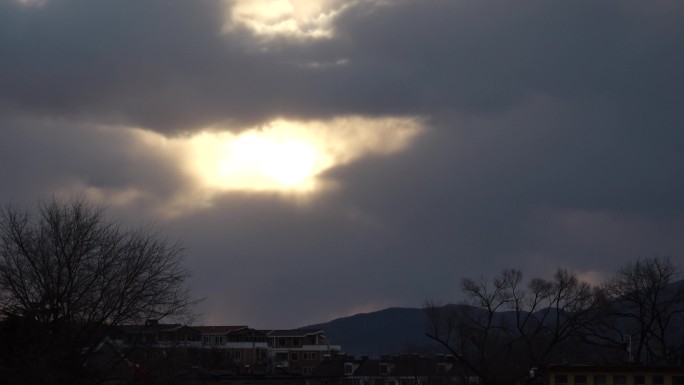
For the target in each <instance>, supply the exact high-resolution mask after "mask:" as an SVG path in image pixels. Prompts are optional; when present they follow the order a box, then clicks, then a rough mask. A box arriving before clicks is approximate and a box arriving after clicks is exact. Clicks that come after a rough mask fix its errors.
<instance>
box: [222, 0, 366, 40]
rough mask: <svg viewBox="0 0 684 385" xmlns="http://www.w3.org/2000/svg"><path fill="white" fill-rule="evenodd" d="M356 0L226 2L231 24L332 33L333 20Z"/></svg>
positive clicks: (267, 32) (307, 34) (298, 33)
mask: <svg viewBox="0 0 684 385" xmlns="http://www.w3.org/2000/svg"><path fill="white" fill-rule="evenodd" d="M352 3H353V2H349V1H339V0H235V1H229V2H228V3H227V5H228V7H229V11H228V16H227V19H228V24H227V27H226V29H227V30H229V29H230V26H231V25H234V24H239V25H243V26H246V27H247V28H249V29H250V30H251V31H253V32H254V33H256V34H258V35H261V36H266V37H269V36H271V37H272V36H278V35H281V36H282V35H287V36H294V37H300V38H326V37H331V36H332V34H333V31H332V21H333V20H334V18H335V17H336V16H337V15H338V14H339V13H340V12H341V11H342V10H343V9H344V8H346V7H347V6H349V5H350V4H352Z"/></svg>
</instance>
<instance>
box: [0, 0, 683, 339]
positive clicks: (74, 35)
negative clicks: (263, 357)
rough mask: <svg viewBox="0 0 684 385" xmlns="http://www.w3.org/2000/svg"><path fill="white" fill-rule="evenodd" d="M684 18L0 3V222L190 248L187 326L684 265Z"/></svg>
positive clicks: (511, 7)
mask: <svg viewBox="0 0 684 385" xmlns="http://www.w3.org/2000/svg"><path fill="white" fill-rule="evenodd" d="M683 42H684V2H682V1H678V0H651V1H647V2H645V1H635V0H612V1H610V0H577V1H571V2H570V1H568V2H551V1H538V0H521V1H515V2H511V1H504V0H492V1H475V0H420V1H418V0H346V1H341V0H322V1H313V0H145V1H140V0H0V181H2V182H1V183H0V203H2V204H15V205H24V206H26V207H33V206H35V204H36V203H37V202H39V201H41V200H45V199H49V198H50V197H52V196H57V197H60V198H62V197H63V198H65V199H67V198H69V197H84V198H85V199H88V200H89V201H91V202H94V203H97V204H104V205H106V206H107V208H108V215H109V216H110V218H111V219H112V220H115V221H121V222H123V223H125V224H127V225H131V226H138V225H146V224H153V225H154V226H156V227H157V228H159V229H160V232H161V234H163V235H164V237H166V238H168V239H169V240H172V241H179V242H181V243H182V244H183V245H184V247H185V263H186V265H187V267H188V268H189V269H190V270H191V271H192V272H193V276H192V278H191V282H190V284H191V286H192V290H193V293H194V295H195V296H196V297H197V298H204V301H203V302H201V303H200V304H199V305H198V307H197V312H198V313H200V314H201V316H200V317H199V318H198V320H197V323H198V324H212V325H249V326H252V327H257V328H293V327H300V326H305V325H309V324H314V323H319V322H326V321H329V320H332V319H334V318H337V317H343V316H348V315H353V314H356V313H360V312H369V311H374V310H380V309H384V308H387V307H395V306H401V307H420V306H421V304H422V303H423V302H424V301H425V300H434V301H437V302H458V301H459V300H461V299H462V296H461V293H460V291H459V281H460V279H461V278H464V277H470V278H475V279H478V278H479V277H485V278H491V277H493V276H494V275H496V274H497V273H499V272H500V271H501V270H503V269H505V268H516V269H520V270H522V271H523V273H524V274H525V276H526V277H529V278H531V277H546V278H548V277H550V276H551V274H552V272H553V271H554V270H555V269H557V268H559V267H562V268H567V269H570V270H573V271H574V272H576V273H577V274H578V276H579V277H580V278H582V279H584V280H587V281H589V282H591V283H598V282H601V281H602V280H604V279H607V278H608V277H610V275H611V274H612V273H613V272H614V271H615V270H616V269H617V268H618V267H619V266H622V265H624V264H625V263H626V262H629V261H633V260H635V259H637V258H648V257H653V256H669V257H671V258H672V260H673V262H675V264H677V265H679V266H683V267H684V263H683V262H684V254H683V253H684V97H683V93H684V49H683V45H682V43H683Z"/></svg>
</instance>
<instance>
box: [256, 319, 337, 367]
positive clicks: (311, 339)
mask: <svg viewBox="0 0 684 385" xmlns="http://www.w3.org/2000/svg"><path fill="white" fill-rule="evenodd" d="M266 335H267V336H268V346H269V348H270V350H271V359H272V360H273V364H274V367H275V370H276V372H278V373H288V374H298V375H309V374H311V373H312V372H313V370H314V368H315V367H316V366H318V364H319V363H320V362H321V361H322V360H324V359H326V358H331V357H333V356H335V355H336V354H338V353H340V352H341V351H342V348H341V347H340V345H332V344H331V343H330V341H329V340H328V339H327V338H326V337H325V333H324V332H323V330H322V329H294V330H270V331H268V332H266Z"/></svg>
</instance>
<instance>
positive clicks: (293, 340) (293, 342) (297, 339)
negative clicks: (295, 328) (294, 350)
mask: <svg viewBox="0 0 684 385" xmlns="http://www.w3.org/2000/svg"><path fill="white" fill-rule="evenodd" d="M292 346H299V338H293V339H292Z"/></svg>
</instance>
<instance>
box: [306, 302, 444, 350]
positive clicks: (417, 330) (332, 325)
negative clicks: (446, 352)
mask: <svg viewBox="0 0 684 385" xmlns="http://www.w3.org/2000/svg"><path fill="white" fill-rule="evenodd" d="M426 322H427V317H426V315H425V312H424V310H423V309H414V308H388V309H385V310H380V311H376V312H372V313H363V314H357V315H353V316H350V317H344V318H338V319H335V320H333V321H330V322H327V323H322V324H316V325H310V326H307V328H311V327H313V328H320V329H323V330H324V331H325V335H326V336H327V337H328V338H329V339H330V340H331V341H332V343H334V344H335V345H341V346H342V350H343V351H344V352H346V353H347V354H351V355H355V356H363V355H367V356H379V355H381V354H392V353H399V352H409V351H412V352H440V353H441V352H443V351H442V349H441V348H440V347H439V346H438V345H437V344H435V343H434V342H433V341H431V340H430V339H429V338H428V337H426V336H425V330H426Z"/></svg>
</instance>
